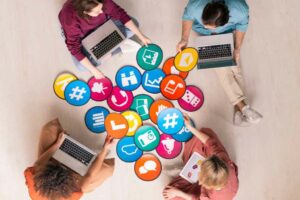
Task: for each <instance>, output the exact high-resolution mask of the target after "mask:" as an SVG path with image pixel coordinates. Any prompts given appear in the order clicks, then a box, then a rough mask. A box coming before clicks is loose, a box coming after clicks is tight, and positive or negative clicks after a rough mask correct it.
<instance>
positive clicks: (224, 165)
mask: <svg viewBox="0 0 300 200" xmlns="http://www.w3.org/2000/svg"><path fill="white" fill-rule="evenodd" d="M185 125H186V127H187V128H188V129H189V130H190V131H191V132H192V133H193V134H194V136H195V137H193V138H192V139H191V140H190V141H188V142H187V143H186V144H185V148H184V152H183V156H182V160H183V163H184V164H185V163H186V162H187V161H188V160H189V158H190V156H191V155H192V154H193V152H197V153H199V154H200V155H202V156H203V157H205V158H206V159H205V160H204V161H203V162H202V164H201V172H200V174H199V181H198V183H195V184H191V183H190V182H188V181H186V180H185V179H183V178H181V177H180V176H178V177H177V178H175V179H174V180H173V181H172V182H171V183H170V184H169V185H168V186H166V187H165V189H164V190H163V196H164V199H165V200H183V199H184V200H196V199H199V200H209V199H211V200H231V199H233V198H234V196H235V195H236V193H237V190H238V171H237V166H236V165H235V164H234V163H233V161H231V160H230V158H229V155H228V153H227V152H226V150H225V148H224V146H223V145H222V143H221V142H220V140H219V139H218V137H217V135H216V134H215V133H214V132H213V131H212V130H211V129H208V128H202V129H201V130H200V131H198V130H197V129H196V128H194V127H193V126H192V125H191V123H190V119H189V117H188V116H187V115H185Z"/></svg>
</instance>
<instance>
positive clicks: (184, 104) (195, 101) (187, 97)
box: [178, 85, 204, 111]
mask: <svg viewBox="0 0 300 200" xmlns="http://www.w3.org/2000/svg"><path fill="white" fill-rule="evenodd" d="M203 102H204V96H203V92H202V91H201V90H200V89H199V88H198V87H196V86H193V85H189V86H187V87H186V90H185V93H184V95H183V96H182V97H181V98H180V99H178V104H179V105H180V106H181V108H183V109H184V110H186V111H196V110H199V109H200V108H201V106H202V105H203Z"/></svg>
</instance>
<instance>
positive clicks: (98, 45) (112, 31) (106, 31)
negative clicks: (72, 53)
mask: <svg viewBox="0 0 300 200" xmlns="http://www.w3.org/2000/svg"><path fill="white" fill-rule="evenodd" d="M125 39H126V38H125V36H124V35H123V33H122V32H121V31H120V30H119V28H118V27H117V26H116V25H115V24H114V22H113V21H112V20H108V21H107V22H105V23H104V24H103V25H101V26H100V27H99V28H97V29H96V30H95V31H93V32H92V33H91V34H89V35H88V36H87V37H85V38H84V39H83V40H82V41H81V43H82V45H83V48H84V49H85V50H86V51H87V52H88V53H89V54H91V55H92V57H93V59H94V61H95V62H96V63H98V64H100V63H101V58H104V57H105V55H107V54H111V52H113V51H114V50H115V49H117V48H118V47H119V46H120V45H121V43H122V42H124V41H125Z"/></svg>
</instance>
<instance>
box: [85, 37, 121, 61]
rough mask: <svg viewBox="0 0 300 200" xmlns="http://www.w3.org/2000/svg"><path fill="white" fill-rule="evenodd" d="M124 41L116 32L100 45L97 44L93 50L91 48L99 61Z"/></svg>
mask: <svg viewBox="0 0 300 200" xmlns="http://www.w3.org/2000/svg"><path fill="white" fill-rule="evenodd" d="M122 40H123V38H122V37H121V36H120V35H119V33H118V31H114V32H112V33H111V34H110V35H108V36H107V37H106V38H104V39H103V40H102V41H100V42H99V43H98V44H96V45H95V46H94V47H93V48H91V51H92V52H93V54H94V55H95V57H96V58H97V59H99V58H101V57H102V56H103V55H105V54H106V53H107V52H109V51H110V50H111V49H113V48H114V47H115V46H117V45H118V44H119V43H120V42H121V41H122Z"/></svg>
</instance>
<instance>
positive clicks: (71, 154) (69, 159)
mask: <svg viewBox="0 0 300 200" xmlns="http://www.w3.org/2000/svg"><path fill="white" fill-rule="evenodd" d="M64 137H65V139H64V141H63V143H62V145H61V146H60V147H59V149H58V150H57V151H56V152H55V153H54V155H53V158H54V159H55V160H57V161H59V162H60V163H62V164H63V165H65V166H67V167H69V168H70V169H72V170H73V171H75V172H77V173H78V174H80V175H82V176H84V175H85V174H86V172H87V171H88V169H89V167H90V165H91V164H92V163H93V161H94V159H95V158H96V153H95V152H94V151H92V150H91V149H89V148H87V147H86V146H84V145H83V144H80V143H79V142H78V141H76V140H74V139H73V138H71V137H69V136H67V135H64Z"/></svg>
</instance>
